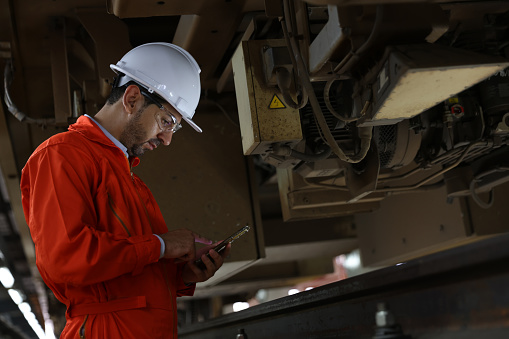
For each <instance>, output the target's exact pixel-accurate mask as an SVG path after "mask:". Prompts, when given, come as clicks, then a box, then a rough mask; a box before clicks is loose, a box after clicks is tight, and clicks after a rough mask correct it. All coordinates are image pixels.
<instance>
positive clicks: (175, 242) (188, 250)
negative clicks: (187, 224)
mask: <svg viewBox="0 0 509 339" xmlns="http://www.w3.org/2000/svg"><path fill="white" fill-rule="evenodd" d="M159 236H160V237H161V238H162V239H163V241H164V245H165V249H164V256H163V258H166V259H172V258H173V259H179V260H182V261H190V260H194V258H195V254H196V249H195V243H196V242H199V243H202V244H210V243H212V241H211V240H209V239H207V238H204V237H202V236H200V235H199V234H197V233H194V232H193V231H190V230H188V229H178V230H175V231H170V232H168V233H165V234H159Z"/></svg>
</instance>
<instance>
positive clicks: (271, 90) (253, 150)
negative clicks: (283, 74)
mask: <svg viewBox="0 0 509 339" xmlns="http://www.w3.org/2000/svg"><path fill="white" fill-rule="evenodd" d="M284 46H285V43H284V41H283V40H257V41H244V42H242V44H241V45H240V46H239V47H238V49H237V51H236V52H235V54H234V56H233V72H234V79H235V92H236V95H237V106H238V111H239V120H240V125H241V133H242V146H243V149H244V154H246V155H247V154H262V153H266V152H267V150H268V149H269V148H270V147H271V144H273V143H276V142H278V143H279V142H283V143H288V145H295V144H297V142H298V141H300V140H302V130H301V123H300V116H299V111H298V110H297V109H294V108H290V107H286V106H285V107H283V108H270V107H269V106H270V105H271V102H272V100H274V98H275V96H277V97H278V98H279V100H281V99H282V95H281V93H280V92H279V90H278V89H277V88H275V87H268V86H267V85H266V80H265V75H264V72H263V69H264V67H263V61H262V52H263V50H264V48H269V47H284Z"/></svg>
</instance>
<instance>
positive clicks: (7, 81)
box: [4, 60, 55, 127]
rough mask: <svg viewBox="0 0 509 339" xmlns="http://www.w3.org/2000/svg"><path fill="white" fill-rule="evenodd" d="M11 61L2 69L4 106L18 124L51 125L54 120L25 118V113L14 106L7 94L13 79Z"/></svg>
mask: <svg viewBox="0 0 509 339" xmlns="http://www.w3.org/2000/svg"><path fill="white" fill-rule="evenodd" d="M12 68H13V66H12V61H11V60H8V61H7V62H6V64H5V68H4V101H5V105H6V106H7V109H8V110H9V112H11V113H12V115H13V116H14V117H15V118H16V119H17V120H19V121H20V122H24V123H28V124H37V125H39V126H41V127H45V126H47V125H53V124H54V123H55V119H33V118H30V117H29V116H27V115H26V114H25V113H23V112H21V111H20V110H19V109H18V107H17V106H16V105H15V104H14V102H13V101H12V99H11V96H10V94H9V88H10V86H11V83H12V80H13V77H12Z"/></svg>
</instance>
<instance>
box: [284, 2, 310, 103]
mask: <svg viewBox="0 0 509 339" xmlns="http://www.w3.org/2000/svg"><path fill="white" fill-rule="evenodd" d="M285 1H287V0H285ZM285 15H290V14H289V13H287V10H286V7H285ZM281 28H282V29H283V35H284V38H285V42H286V46H287V49H288V53H289V54H290V60H291V61H292V65H293V69H294V70H296V72H297V78H299V79H300V78H301V76H300V74H299V68H298V67H297V60H296V59H295V52H294V50H293V48H292V43H291V42H290V39H291V38H290V34H289V33H288V28H287V22H286V20H285V19H284V18H283V19H282V20H281ZM279 71H280V70H279V69H278V70H276V79H277V81H278V87H279V90H280V91H281V94H283V99H284V100H285V102H286V104H287V105H288V106H290V107H292V108H296V109H301V108H302V107H304V106H306V105H307V103H308V94H307V92H306V91H305V90H304V89H302V101H301V102H300V103H295V102H294V101H293V99H291V97H290V96H289V95H288V94H285V91H283V89H282V88H281V86H280V85H279V82H280V79H279V77H280V76H281V75H280V74H278V73H279Z"/></svg>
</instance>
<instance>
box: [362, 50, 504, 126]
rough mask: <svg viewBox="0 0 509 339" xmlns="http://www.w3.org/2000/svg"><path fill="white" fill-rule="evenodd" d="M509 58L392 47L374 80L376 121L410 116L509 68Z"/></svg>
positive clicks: (392, 121) (458, 51)
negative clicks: (508, 59)
mask: <svg viewBox="0 0 509 339" xmlns="http://www.w3.org/2000/svg"><path fill="white" fill-rule="evenodd" d="M508 65H509V62H508V61H507V60H505V59H503V58H501V57H500V58H498V57H491V56H486V55H482V54H477V53H473V52H469V51H464V50H458V49H454V48H450V47H445V46H438V45H430V44H426V45H408V46H398V47H394V48H392V49H388V50H387V52H386V59H385V60H384V61H383V64H382V65H381V67H380V70H379V72H378V75H377V77H376V79H375V80H374V81H373V106H374V108H373V112H372V113H371V119H372V120H373V122H366V123H365V125H373V124H375V125H381V124H390V123H396V122H398V121H401V120H403V119H409V118H412V117H414V116H416V115H417V114H420V113H422V112H423V111H424V110H426V109H428V108H431V107H433V106H435V105H436V104H438V103H440V102H442V101H444V100H446V99H447V98H449V97H451V96H453V95H455V94H457V93H459V92H461V91H463V90H465V89H467V88H469V87H471V86H473V85H475V84H477V83H478V82H480V81H482V80H484V79H486V78H487V77H489V76H490V75H492V74H495V73H496V72H498V71H500V70H502V69H504V68H506V67H507V66H508Z"/></svg>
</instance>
